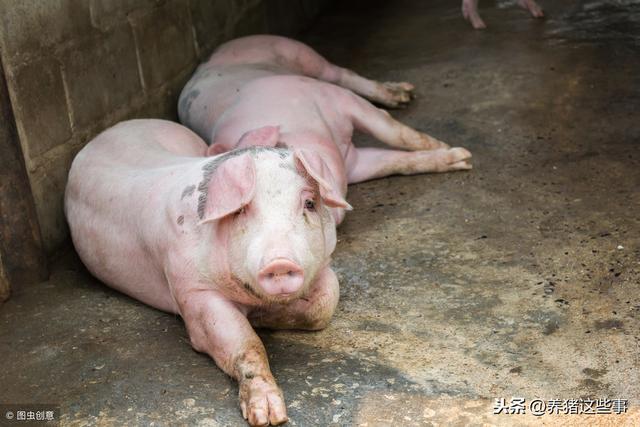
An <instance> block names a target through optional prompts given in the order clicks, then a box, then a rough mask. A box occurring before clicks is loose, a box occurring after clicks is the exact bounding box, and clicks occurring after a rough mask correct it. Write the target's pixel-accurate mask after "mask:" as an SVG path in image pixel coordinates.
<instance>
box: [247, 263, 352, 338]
mask: <svg viewBox="0 0 640 427" xmlns="http://www.w3.org/2000/svg"><path fill="white" fill-rule="evenodd" d="M339 297H340V289H339V286H338V278H337V277H336V274H335V273H334V272H333V270H331V268H329V267H327V268H325V269H324V270H323V271H322V272H321V273H320V274H319V275H318V278H317V279H316V281H315V282H314V284H313V285H312V286H311V288H310V289H309V292H308V293H307V294H306V295H305V296H304V297H302V298H298V299H297V300H295V301H293V302H291V303H289V304H287V305H282V306H280V305H278V306H272V307H270V308H258V309H255V310H253V311H252V312H251V313H250V314H249V320H250V321H251V324H252V325H254V326H256V327H259V328H272V329H304V330H308V331H317V330H320V329H324V328H325V327H326V326H327V325H328V324H329V321H330V320H331V317H332V316H333V312H334V311H335V310H336V306H337V305H338V299H339Z"/></svg>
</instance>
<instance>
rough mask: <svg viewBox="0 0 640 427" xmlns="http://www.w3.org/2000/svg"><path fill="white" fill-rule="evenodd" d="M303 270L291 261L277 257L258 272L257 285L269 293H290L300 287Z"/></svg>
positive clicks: (302, 281) (302, 279)
mask: <svg viewBox="0 0 640 427" xmlns="http://www.w3.org/2000/svg"><path fill="white" fill-rule="evenodd" d="M303 283H304V270H302V268H301V267H300V266H299V265H298V264H296V263H295V262H293V261H290V260H288V259H286V258H278V259H275V260H273V261H270V262H269V263H268V264H266V265H265V266H264V267H263V268H262V269H261V270H260V272H259V273H258V285H260V287H261V288H262V289H263V290H264V291H265V292H266V293H267V294H269V295H274V296H275V295H282V296H285V295H290V294H293V293H295V292H297V291H299V290H300V288H302V285H303Z"/></svg>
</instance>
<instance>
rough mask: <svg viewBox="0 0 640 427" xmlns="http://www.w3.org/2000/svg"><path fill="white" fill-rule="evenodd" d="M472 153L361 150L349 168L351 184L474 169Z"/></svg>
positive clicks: (357, 150) (456, 151)
mask: <svg viewBox="0 0 640 427" xmlns="http://www.w3.org/2000/svg"><path fill="white" fill-rule="evenodd" d="M469 159H471V153H470V152H469V151H467V150H465V149H464V148H461V147H455V148H448V149H446V148H441V149H438V150H429V151H398V150H384V149H380V148H357V149H356V152H355V156H354V158H352V159H351V164H349V165H348V167H349V172H348V181H349V184H355V183H358V182H363V181H368V180H370V179H375V178H382V177H385V176H389V175H413V174H418V173H429V172H450V171H456V170H467V169H471V164H470V163H469Z"/></svg>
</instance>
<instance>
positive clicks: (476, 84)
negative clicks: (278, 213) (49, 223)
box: [0, 0, 640, 426]
mask: <svg viewBox="0 0 640 427" xmlns="http://www.w3.org/2000/svg"><path fill="white" fill-rule="evenodd" d="M344 3H347V2H344ZM481 3H482V4H481V6H482V7H481V13H482V16H483V18H484V19H485V21H486V22H487V24H488V26H489V28H488V29H487V30H485V31H473V30H471V28H470V27H469V25H468V24H467V23H466V22H465V21H463V20H462V18H461V17H460V13H459V4H458V1H455V0H448V1H444V0H441V1H432V2H421V1H394V2H377V3H372V2H359V3H358V2H349V4H348V5H342V6H340V5H336V6H334V7H333V8H332V9H329V10H328V11H327V12H326V13H325V14H324V15H323V16H322V17H321V18H320V19H319V20H318V21H317V22H316V24H315V25H314V26H313V28H312V29H311V30H310V31H309V32H308V33H307V34H306V35H305V36H304V39H305V40H306V41H307V42H309V43H310V44H312V45H313V46H314V47H316V48H317V49H318V50H319V51H320V52H322V53H324V54H325V55H326V56H327V57H329V58H330V59H332V60H334V61H335V62H337V63H340V64H341V65H344V66H348V67H351V68H353V69H355V70H357V71H358V72H360V73H362V74H365V75H368V76H371V77H374V78H376V79H380V80H407V81H411V82H413V83H415V84H416V86H417V94H418V97H417V99H416V100H415V101H414V102H413V103H412V104H411V106H410V107H408V108H407V109H404V110H399V111H393V112H392V114H393V115H394V116H396V117H398V118H399V119H400V120H402V121H404V122H406V123H408V124H410V125H412V126H414V127H416V128H418V129H420V130H423V131H426V132H428V133H431V134H433V135H434V136H436V137H438V138H440V139H442V140H444V141H447V142H449V143H450V144H452V145H460V146H464V147H466V148H468V149H469V150H471V151H472V152H473V154H474V159H473V163H474V169H473V171H471V172H464V173H462V172H461V173H452V174H443V175H422V176H413V177H391V178H386V179H380V180H377V181H373V182H368V183H364V184H360V185H356V186H352V187H351V188H350V190H349V196H348V199H349V201H350V202H351V204H352V205H353V206H354V207H355V210H354V211H353V212H352V213H350V214H349V215H348V216H347V219H346V221H345V222H344V224H343V225H342V226H341V227H340V229H339V239H340V241H339V244H338V248H337V250H336V252H335V261H334V263H333V265H334V267H335V269H336V271H337V272H338V275H339V278H340V280H341V301H340V304H339V306H338V310H337V313H336V315H335V317H334V319H333V322H332V323H331V325H330V326H329V327H328V328H327V329H326V330H324V331H322V332H317V333H304V332H296V331H277V332H271V331H262V332H261V336H262V337H263V339H264V342H265V344H266V346H267V349H268V352H269V355H270V360H271V364H272V368H273V372H274V374H275V376H276V378H277V379H278V380H279V384H280V385H281V387H282V388H283V390H284V394H285V397H286V400H287V403H288V410H289V414H290V418H291V421H290V424H291V425H298V426H315V425H319V426H325V425H336V426H337V425H340V426H342V425H347V426H349V425H362V426H391V425H394V426H395V425H407V426H411V425H474V424H475V425H481V424H483V423H486V424H485V425H491V424H494V425H513V424H519V425H526V424H532V425H540V424H543V423H544V424H546V425H556V424H562V425H574V424H583V425H584V423H588V424H589V425H593V423H596V422H599V423H603V424H606V425H624V423H626V424H627V425H634V424H636V425H637V424H638V423H639V422H640V420H639V418H638V412H637V408H638V405H640V373H639V368H640V292H639V288H640V191H639V190H638V187H639V185H640V151H639V148H640V71H639V70H640V55H639V53H640V2H639V1H616V2H600V1H568V0H563V1H553V2H551V1H541V3H542V4H543V6H545V8H546V11H547V14H548V18H547V19H545V20H543V21H536V20H533V19H530V18H529V17H528V16H527V14H526V12H524V11H522V10H520V9H519V8H517V7H516V6H511V5H510V4H511V3H513V2H507V1H499V2H488V1H487V2H481ZM357 141H358V143H359V144H364V145H367V144H375V143H374V142H373V141H371V140H369V139H367V138H365V137H358V138H357ZM53 270H54V271H53V274H52V277H51V279H50V280H49V281H48V282H45V283H41V284H39V285H34V286H30V287H26V288H23V289H17V290H16V291H15V293H14V295H13V298H12V299H11V300H10V301H9V302H7V303H6V304H4V306H2V307H1V308H0V356H1V358H2V360H3V369H2V370H0V402H3V403H29V402H32V403H54V404H59V405H61V410H62V414H63V415H62V420H63V422H64V424H65V425H151V424H153V425H181V424H184V425H206V426H217V425H220V426H231V425H243V421H242V418H241V415H240V412H239V409H238V406H237V387H236V385H235V383H234V382H233V381H232V380H231V379H229V378H228V377H226V376H225V375H224V374H223V373H222V372H221V371H220V370H218V369H217V368H216V367H215V365H214V363H213V362H212V361H211V360H210V359H209V358H208V357H206V356H204V355H202V354H198V353H196V352H194V351H193V350H192V349H191V348H190V346H189V344H188V339H187V336H186V333H185V330H184V326H183V324H182V321H181V320H180V318H178V317H176V316H173V315H169V314H165V313H162V312H159V311H157V310H154V309H151V308H149V307H146V306H144V305H142V304H141V303H138V302H136V301H134V300H132V299H130V298H128V297H126V296H123V295H121V294H119V293H117V292H115V291H112V290H110V289H108V288H107V287H105V286H103V285H102V284H100V283H99V282H98V281H97V280H95V279H93V278H91V277H90V276H89V275H88V274H87V272H86V271H85V270H84V269H83V267H82V265H81V263H80V262H79V261H78V259H77V258H76V257H75V255H74V254H73V252H71V251H69V252H67V253H64V254H61V255H60V256H59V257H58V258H57V260H56V261H55V262H54V268H53ZM512 397H523V398H525V399H527V402H530V401H531V400H532V399H535V398H540V399H545V400H548V399H580V398H583V399H586V398H595V399H597V398H610V399H615V398H620V399H628V405H629V407H630V409H629V412H628V413H627V415H626V417H625V416H623V415H595V416H594V415H583V416H577V415H566V416H563V415H545V416H542V417H533V416H531V415H530V414H528V415H504V414H501V415H498V416H493V415H492V408H493V405H494V401H495V399H496V398H505V400H506V402H507V403H508V402H509V401H510V399H511V398H512ZM528 412H530V411H528Z"/></svg>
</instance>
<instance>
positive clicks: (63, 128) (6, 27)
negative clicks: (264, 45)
mask: <svg viewBox="0 0 640 427" xmlns="http://www.w3.org/2000/svg"><path fill="white" fill-rule="evenodd" d="M328 1H329V0H46V1H43V0H0V54H1V55H2V61H3V65H4V73H5V77H6V80H7V85H8V88H9V93H10V98H11V104H12V106H13V109H14V113H15V120H16V127H17V129H18V134H19V138H20V143H21V145H22V150H23V153H24V156H25V165H26V169H27V173H28V175H29V180H30V184H31V188H32V192H33V196H34V199H35V205H36V210H37V214H38V219H39V222H40V227H41V231H42V236H43V241H44V244H45V247H46V249H47V250H48V251H49V252H51V251H53V250H55V248H57V247H58V246H59V245H60V244H61V243H63V242H64V241H65V239H66V238H67V235H68V230H67V228H66V224H65V221H64V215H63V211H62V196H63V192H64V186H65V184H66V177H67V172H68V169H69V166H70V164H71V161H72V159H73V157H74V156H75V154H76V153H77V152H78V151H79V150H80V149H81V148H82V147H83V146H84V144H86V142H88V141H89V140H90V139H91V138H92V137H93V136H95V135H96V134H97V133H99V132H100V131H102V130H103V129H105V128H107V127H109V126H110V125H112V124H114V123H116V122H118V121H120V120H124V119H129V118H133V117H163V118H168V119H175V118H176V101H177V96H178V94H179V92H180V90H181V88H182V86H183V85H184V83H185V82H186V80H187V79H188V77H189V76H190V74H191V73H192V72H193V70H194V69H195V67H196V66H197V64H198V63H199V62H200V61H202V60H203V59H205V58H206V57H207V56H208V55H209V54H210V53H211V51H212V50H213V49H214V48H215V47H216V46H218V45H219V44H220V43H222V42H224V41H226V40H229V39H232V38H234V37H238V36H241V35H247V34H255V33H267V32H268V33H276V34H284V35H295V34H296V33H297V32H299V31H300V30H302V29H303V28H305V27H306V26H307V25H308V24H309V23H310V22H311V21H312V19H313V18H314V17H315V15H316V14H317V13H318V12H319V10H320V9H321V7H322V6H323V4H325V3H327V2H328ZM0 126H5V124H0Z"/></svg>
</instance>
